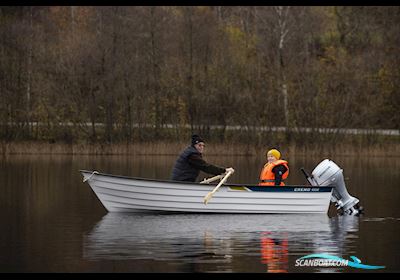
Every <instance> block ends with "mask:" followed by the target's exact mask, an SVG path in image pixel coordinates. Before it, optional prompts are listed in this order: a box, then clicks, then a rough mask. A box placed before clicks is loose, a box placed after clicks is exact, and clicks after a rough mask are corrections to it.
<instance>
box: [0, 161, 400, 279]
mask: <svg viewBox="0 0 400 280" xmlns="http://www.w3.org/2000/svg"><path fill="white" fill-rule="evenodd" d="M205 158H206V160H207V161H209V162H211V163H214V164H218V165H221V166H225V167H228V166H232V167H234V168H235V174H234V175H233V176H231V177H230V178H229V182H231V183H252V184H255V183H257V178H258V175H259V172H260V169H261V167H262V165H263V162H262V159H261V158H256V157H213V156H207V155H206V156H205ZM331 159H332V160H334V161H335V162H336V163H337V164H338V165H339V166H340V167H341V168H343V170H344V176H345V179H346V180H345V182H346V186H347V189H348V191H349V193H350V194H351V195H353V196H355V197H357V198H359V199H360V201H361V205H363V206H364V208H365V210H366V212H365V214H364V215H363V216H361V217H353V216H337V215H336V212H335V209H334V208H333V207H331V208H330V210H329V214H328V215H325V214H322V215H260V214H256V215H248V214H242V215H239V214H235V215H232V214H225V215H222V214H221V215H219V214H126V213H125V214H115V213H107V211H106V210H105V209H104V208H103V206H102V205H101V203H100V202H99V200H98V199H97V198H96V196H95V195H94V193H93V192H92V191H91V189H90V187H89V185H88V184H87V183H83V182H82V176H81V174H80V173H79V170H80V169H87V170H97V171H99V172H104V173H112V174H118V175H126V176H135V177H146V178H156V179H168V178H169V176H170V171H171V168H172V166H173V164H174V161H175V157H173V156H54V155H53V156H50V155H43V156H33V155H32V156H10V157H7V158H3V159H0V167H1V168H0V191H1V195H0V220H1V229H2V234H1V235H0V236H1V237H0V272H378V273H379V272H399V271H400V238H399V236H400V212H399V210H400V184H399V182H400V158H370V157H358V158H355V157H335V158H331ZM288 160H289V166H290V168H291V169H290V176H289V178H288V180H287V184H306V180H305V178H304V176H303V175H302V173H301V172H300V170H299V169H300V168H301V167H304V168H305V169H306V170H308V171H309V172H311V171H312V169H313V168H314V167H315V166H316V165H317V164H318V163H319V162H320V161H321V160H323V158H307V157H293V158H289V159H288ZM205 176H206V175H205V174H204V173H203V174H201V176H200V177H199V178H201V179H202V178H203V177H205ZM309 254H330V255H335V256H338V257H341V258H343V259H346V260H351V258H350V257H351V256H355V257H357V258H358V259H360V260H361V262H362V264H366V265H375V266H385V268H383V269H377V270H366V269H359V268H353V267H321V266H317V267H309V266H307V267H306V266H296V260H297V259H299V258H300V257H303V256H305V255H309Z"/></svg>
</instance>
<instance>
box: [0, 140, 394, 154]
mask: <svg viewBox="0 0 400 280" xmlns="http://www.w3.org/2000/svg"><path fill="white" fill-rule="evenodd" d="M188 145H189V143H187V142H168V143H165V142H150V143H149V142H147V143H130V144H126V143H125V144H121V143H119V144H62V143H54V144H51V143H45V142H12V143H4V142H2V143H0V151H1V154H2V156H12V155H94V156H95V155H171V156H172V155H173V156H176V155H178V154H179V153H180V152H181V151H182V150H183V149H185V148H186V147H187V146H188ZM268 148H269V147H267V146H261V145H249V144H236V143H226V144H222V143H212V142H207V143H206V150H205V154H206V155H216V156H258V155H260V154H263V153H264V152H265V150H266V149H268ZM279 149H280V150H282V151H283V152H284V154H285V155H286V156H289V155H290V154H292V155H304V156H313V155H318V156H331V155H335V156H339V155H340V156H373V157H400V143H399V144H397V143H396V144H395V143H382V144H372V145H369V146H366V145H359V144H358V145H355V144H336V145H335V144H326V145H324V146H322V145H321V144H308V145H296V144H289V145H280V147H279Z"/></svg>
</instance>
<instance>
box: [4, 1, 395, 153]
mask: <svg viewBox="0 0 400 280" xmlns="http://www.w3.org/2000/svg"><path fill="white" fill-rule="evenodd" d="M399 53H400V7H398V6H396V7H387V6H385V7H372V6H357V7H350V6H346V7H339V6H335V7H327V6H324V7H317V6H308V7H301V6H294V7H291V6H283V7H282V6H262V7H254V6H244V7H241V6H237V7H233V6H229V7H224V6H194V7H189V6H178V7H173V6H168V7H161V6H152V7H146V6H145V7H139V6H130V7H121V6H115V7H113V6H107V7H100V6H95V7H89V6H84V7H79V6H70V7H68V6H62V7H57V6H50V7H45V6H23V7H22V6H19V7H10V6H9V7H4V6H3V7H0V141H2V143H18V142H24V141H30V142H47V143H66V144H79V143H81V144H82V143H83V144H88V145H91V144H118V143H145V142H152V141H155V142H163V141H164V142H165V141H168V142H171V141H173V142H174V141H189V138H190V134H192V133H199V134H201V135H202V136H203V137H204V138H205V139H207V140H209V141H214V142H218V143H241V144H247V145H248V144H252V145H253V144H254V145H264V144H268V145H276V144H277V143H278V144H290V143H292V144H293V143H294V144H302V143H324V144H325V143H331V144H335V143H337V142H338V141H340V142H343V141H348V142H349V143H356V145H369V144H374V143H381V144H382V143H383V144H384V143H397V144H398V143H399V136H382V135H375V134H368V135H355V136H349V135H345V134H341V133H329V134H326V133H319V132H318V129H319V128H339V129H342V128H343V129H351V128H361V129H397V130H398V129H400V94H399V88H400V87H399V86H400V56H399ZM215 126H217V128H216V127H215ZM232 126H235V127H238V129H235V130H229V129H226V128H227V127H232ZM260 127H264V128H265V127H267V128H268V127H285V128H286V129H285V130H284V131H280V132H271V131H270V130H268V129H266V130H265V129H264V130H261V129H260ZM301 127H306V128H311V132H310V131H308V132H301V131H300V132H299V131H298V130H296V128H301ZM314 129H315V131H314Z"/></svg>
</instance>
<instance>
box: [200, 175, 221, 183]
mask: <svg viewBox="0 0 400 280" xmlns="http://www.w3.org/2000/svg"><path fill="white" fill-rule="evenodd" d="M222 177H224V175H222V174H220V175H217V176H214V177H211V178H208V179H206V178H204V180H203V181H201V182H200V184H208V183H211V182H214V181H215V180H219V179H221V178H222Z"/></svg>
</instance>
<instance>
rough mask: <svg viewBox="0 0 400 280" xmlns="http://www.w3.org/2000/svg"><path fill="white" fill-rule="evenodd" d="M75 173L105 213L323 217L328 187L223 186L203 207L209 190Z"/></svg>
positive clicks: (185, 184) (186, 184) (199, 186)
mask: <svg viewBox="0 0 400 280" xmlns="http://www.w3.org/2000/svg"><path fill="white" fill-rule="evenodd" d="M80 172H81V174H82V175H83V177H84V182H85V181H86V182H88V183H89V185H90V187H91V189H92V190H93V192H94V193H95V195H96V196H97V197H98V199H99V200H100V202H101V203H102V205H103V206H104V207H105V208H106V209H107V211H109V212H138V211H141V212H142V211H152V212H154V211H164V212H184V213H260V214H286V213H327V212H328V208H329V205H330V201H331V196H332V188H333V187H332V186H329V185H328V186H310V185H290V186H289V185H288V186H284V187H282V186H279V187H260V186H257V185H250V184H249V185H248V184H229V183H225V184H224V185H222V186H221V187H220V188H219V189H218V191H216V192H215V194H214V195H213V197H212V199H210V201H209V202H208V203H206V204H205V203H203V199H204V197H205V196H206V195H207V194H209V193H210V192H211V191H212V190H213V189H214V187H215V186H213V185H205V184H200V183H192V182H179V181H168V180H155V179H146V178H136V177H127V176H121V175H113V174H105V173H100V172H97V171H90V170H80Z"/></svg>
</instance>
